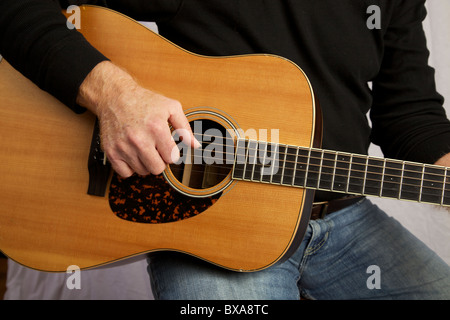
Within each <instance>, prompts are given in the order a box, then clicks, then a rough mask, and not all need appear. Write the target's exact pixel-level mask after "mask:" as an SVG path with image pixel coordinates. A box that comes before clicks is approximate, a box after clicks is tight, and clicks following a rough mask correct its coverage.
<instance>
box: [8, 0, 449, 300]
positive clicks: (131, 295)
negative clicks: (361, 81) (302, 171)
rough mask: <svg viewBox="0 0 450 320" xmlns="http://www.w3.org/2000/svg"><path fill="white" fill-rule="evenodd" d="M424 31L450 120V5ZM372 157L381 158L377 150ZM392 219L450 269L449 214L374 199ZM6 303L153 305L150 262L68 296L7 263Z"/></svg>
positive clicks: (432, 3) (86, 282)
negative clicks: (111, 301)
mask: <svg viewBox="0 0 450 320" xmlns="http://www.w3.org/2000/svg"><path fill="white" fill-rule="evenodd" d="M427 8H428V11H429V15H428V18H427V19H426V21H425V22H424V28H425V31H426V33H427V37H428V47H429V49H430V51H431V56H430V64H431V65H432V66H434V67H435V69H436V80H437V87H438V90H439V91H440V93H441V94H442V95H443V96H444V97H446V98H447V103H446V109H447V110H448V111H447V114H449V115H450V32H449V30H450V18H449V17H450V1H449V0H429V1H428V3H427ZM151 26H152V27H154V25H151ZM370 152H371V154H372V155H377V156H381V153H380V151H379V149H378V148H376V147H375V146H374V147H372V148H371V150H370ZM373 201H374V202H376V203H377V204H378V205H379V206H380V207H382V208H383V209H384V210H385V211H386V212H387V213H388V214H389V215H392V216H393V217H395V218H396V219H397V220H399V221H400V222H401V223H402V224H403V225H404V226H405V227H406V228H408V229H409V230H410V231H412V232H413V233H414V234H415V235H416V236H417V237H418V238H420V239H421V240H422V241H423V242H425V243H426V244H427V245H428V246H429V247H431V248H432V249H433V250H435V251H436V252H437V253H438V254H439V255H440V256H441V257H442V258H443V259H444V260H445V261H446V262H447V263H448V264H450V211H447V210H446V209H442V208H439V207H436V206H432V205H424V204H417V203H409V202H405V201H397V200H386V199H378V198H373ZM8 267H9V270H8V279H7V292H6V295H5V299H152V298H153V295H152V292H151V288H150V281H149V276H148V274H147V271H146V267H147V261H146V260H145V257H138V258H134V259H132V260H126V261H124V262H120V263H115V264H112V265H108V266H105V267H102V268H98V269H94V270H87V271H82V272H81V274H80V278H81V289H72V290H69V289H68V287H67V286H66V281H67V279H68V277H69V276H70V275H69V274H52V273H45V272H38V271H33V270H30V269H27V268H24V267H22V266H20V265H18V264H16V263H14V262H12V261H9V263H8Z"/></svg>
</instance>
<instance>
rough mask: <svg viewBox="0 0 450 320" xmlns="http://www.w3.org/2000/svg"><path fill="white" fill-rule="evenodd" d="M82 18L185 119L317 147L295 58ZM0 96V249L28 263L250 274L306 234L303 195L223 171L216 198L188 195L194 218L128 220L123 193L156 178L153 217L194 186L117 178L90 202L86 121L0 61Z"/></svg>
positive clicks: (86, 9) (89, 123) (105, 17)
mask: <svg viewBox="0 0 450 320" xmlns="http://www.w3.org/2000/svg"><path fill="white" fill-rule="evenodd" d="M81 12H82V14H81V27H82V28H81V30H80V31H81V32H82V33H83V34H84V35H85V37H86V38H87V39H88V41H90V42H91V43H92V44H93V45H94V46H95V47H96V48H98V49H99V50H100V51H101V52H102V53H104V54H105V55H106V56H107V57H108V58H110V59H111V60H112V61H113V62H114V63H116V64H117V65H119V66H122V67H123V68H125V69H126V70H127V71H128V72H130V73H131V74H132V75H133V76H134V77H135V78H136V79H137V80H138V81H139V82H140V83H141V84H142V85H143V86H145V87H148V88H150V89H152V90H154V91H157V92H160V93H162V94H164V95H166V96H169V97H171V98H174V99H177V100H179V101H180V102H181V103H182V105H183V106H184V109H185V112H186V114H187V116H188V119H189V120H197V119H209V120H213V121H217V122H219V123H222V125H223V126H224V127H226V129H233V130H235V129H239V130H240V132H244V133H245V132H253V131H256V132H257V133H259V132H262V131H261V130H267V131H268V132H269V133H270V132H271V131H270V130H271V129H274V128H275V129H278V130H279V131H278V132H279V136H278V140H279V141H277V142H280V143H283V144H291V145H298V146H305V147H312V146H313V143H314V140H315V137H314V133H315V132H316V131H318V127H317V126H316V111H315V104H314V96H313V92H312V89H311V86H310V84H309V82H308V79H307V78H306V76H305V75H304V74H303V72H302V71H301V70H300V69H299V68H298V67H297V66H295V65H294V64H292V63H291V62H289V61H287V60H285V59H282V58H279V57H274V56H268V55H250V56H239V57H221V58H216V57H214V58H212V57H204V56H199V55H195V54H192V53H190V52H187V51H185V50H183V49H181V48H179V47H177V46H175V45H174V44H172V43H170V42H169V41H167V40H165V39H163V38H162V37H160V36H158V35H156V34H154V33H153V32H151V31H150V30H148V29H147V28H145V27H144V26H142V25H140V24H138V23H137V22H136V21H134V20H131V19H130V18H128V17H126V16H124V15H121V14H118V13H116V12H114V11H111V10H108V9H102V8H98V7H90V6H83V7H81ZM0 97H1V108H0V136H1V139H0V147H1V150H2V152H1V153H0V163H1V166H0V197H1V201H0V249H1V250H2V251H3V252H4V253H5V254H6V255H7V256H8V257H10V258H11V259H13V260H15V261H17V262H19V263H21V264H23V265H25V266H28V267H30V268H34V269H38V270H46V271H65V270H66V269H67V267H68V266H70V265H77V266H79V267H80V268H90V267H95V266H99V265H103V264H106V263H109V262H112V261H117V260H120V259H124V258H126V257H130V256H135V255H138V254H142V253H147V252H152V251H159V250H173V251H179V252H184V253H186V254H190V255H193V256H196V257H198V258H200V259H204V260H206V261H209V262H211V263H213V264H216V265H219V266H221V267H224V268H227V269H231V270H238V271H239V270H240V271H256V270H261V269H264V268H266V267H268V266H270V265H272V264H274V263H276V262H277V261H280V260H282V259H283V258H286V257H288V255H289V252H290V250H292V249H295V248H296V246H297V245H298V244H299V242H300V241H301V239H302V236H303V233H304V230H305V228H306V225H307V222H308V219H309V209H310V206H311V204H312V192H311V191H307V190H305V189H302V188H290V187H287V186H280V185H271V184H266V183H254V182H249V181H237V180H233V179H232V178H231V173H230V174H228V175H227V176H226V177H225V178H224V180H223V181H224V182H222V183H221V184H219V185H220V186H219V187H220V188H221V189H220V190H219V192H215V193H214V194H212V195H211V196H206V197H200V198H198V197H194V198H193V201H194V202H195V205H197V206H198V207H201V208H202V210H194V211H201V212H195V214H192V215H191V216H183V214H182V213H181V214H179V215H175V216H173V217H172V218H171V219H169V220H167V219H153V218H151V219H149V221H145V219H143V220H142V221H139V220H138V219H134V218H133V216H132V215H131V217H130V214H129V213H128V212H125V211H123V210H125V209H123V208H121V207H120V205H119V206H118V207H117V206H114V204H123V203H129V197H128V198H127V195H125V196H124V195H123V190H126V189H130V188H132V189H133V190H138V191H137V193H139V194H140V191H139V190H144V189H145V190H147V189H149V188H150V187H152V186H149V184H150V183H149V181H156V180H157V181H158V187H156V186H153V187H154V188H155V190H154V191H153V195H160V194H163V195H170V197H171V201H170V206H168V205H167V206H165V205H166V204H167V201H164V197H160V198H157V199H156V198H154V199H153V200H148V202H147V203H146V204H145V207H146V208H147V209H145V210H148V211H151V210H152V207H153V206H156V207H158V208H159V209H158V212H157V213H156V214H155V215H154V216H155V217H159V216H161V215H163V216H168V215H171V212H170V211H177V213H179V212H178V211H180V210H184V209H180V208H186V207H188V206H187V205H185V204H186V201H189V194H188V193H189V190H190V188H186V192H185V194H180V193H179V192H178V191H177V190H174V189H173V187H172V185H171V184H169V183H167V182H166V180H167V178H168V177H169V178H170V177H171V175H172V174H171V171H170V169H168V170H167V171H166V173H165V175H164V176H163V175H161V176H159V177H149V178H148V179H150V180H145V179H146V178H145V177H132V178H130V179H131V180H127V179H125V180H122V179H119V178H118V177H116V176H115V175H114V174H113V177H112V178H111V179H112V182H110V183H109V184H108V187H107V190H106V191H107V192H106V195H105V196H94V195H89V194H88V193H87V189H88V182H89V173H88V169H87V163H88V158H89V150H90V146H91V138H92V131H93V127H94V123H95V117H94V115H92V114H90V113H89V112H86V113H84V114H82V115H76V114H74V113H73V112H72V111H71V110H69V109H68V108H67V107H65V106H64V105H62V104H61V103H60V102H59V101H57V100H56V99H55V98H53V97H51V96H50V95H48V94H47V93H45V92H43V91H41V90H40V89H38V88H37V87H36V86H35V85H33V84H32V83H31V82H30V81H29V80H27V79H25V78H24V77H23V76H22V75H21V74H20V73H18V72H17V71H15V70H14V69H13V68H12V67H11V66H10V65H9V64H8V63H7V62H6V61H4V60H3V61H2V62H1V63H0ZM252 130H253V131H252ZM256 138H257V139H260V138H261V137H260V136H258V137H256ZM267 139H269V140H270V135H269V137H268V138H267ZM316 140H317V137H316ZM133 179H134V180H133ZM130 181H131V182H130ZM213 189H214V188H213ZM186 193H187V194H186ZM120 195H122V196H123V197H124V198H120ZM145 199H146V198H145V197H143V199H142V200H143V201H144V202H145ZM155 199H156V200H155ZM195 205H194V207H195ZM174 208H175V209H174ZM129 209H130V208H129ZM138 209H139V210H138ZM141 209H142V208H141V207H139V208H134V209H133V208H131V209H130V210H131V211H132V212H139V211H142V210H141ZM145 210H144V211H145ZM138 215H139V214H137V216H138ZM127 218H128V219H127Z"/></svg>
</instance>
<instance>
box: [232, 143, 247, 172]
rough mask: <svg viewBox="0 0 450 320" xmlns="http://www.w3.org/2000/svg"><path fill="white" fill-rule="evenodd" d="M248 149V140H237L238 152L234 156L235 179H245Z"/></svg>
mask: <svg viewBox="0 0 450 320" xmlns="http://www.w3.org/2000/svg"><path fill="white" fill-rule="evenodd" d="M247 151H248V148H247V140H243V139H239V140H237V141H236V152H235V156H234V167H233V179H244V172H245V166H246V162H247Z"/></svg>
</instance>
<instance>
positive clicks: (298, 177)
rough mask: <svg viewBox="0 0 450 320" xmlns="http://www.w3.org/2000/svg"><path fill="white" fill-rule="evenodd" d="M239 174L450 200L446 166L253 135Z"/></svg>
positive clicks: (240, 155)
mask: <svg viewBox="0 0 450 320" xmlns="http://www.w3.org/2000/svg"><path fill="white" fill-rule="evenodd" d="M233 179H237V180H246V181H253V182H261V183H271V184H279V185H283V186H291V187H299V188H311V189H316V190H325V191H332V192H340V193H347V194H357V195H366V196H377V197H384V198H393V199H399V200H410V201H416V202H425V203H432V204H438V205H450V181H449V179H447V168H445V167H440V166H435V165H427V164H421V163H414V162H407V161H400V160H392V159H383V158H378V157H372V156H366V155H358V154H351V153H345V152H337V151H330V150H322V149H315V148H304V147H298V146H291V145H284V144H278V143H267V142H262V141H255V140H247V139H245V140H244V139H239V140H238V141H237V143H236V153H235V163H234V167H233Z"/></svg>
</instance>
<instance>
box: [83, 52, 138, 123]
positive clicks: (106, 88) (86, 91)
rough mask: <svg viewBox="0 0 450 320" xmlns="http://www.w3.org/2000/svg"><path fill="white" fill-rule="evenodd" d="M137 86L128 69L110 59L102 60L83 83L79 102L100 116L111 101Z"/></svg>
mask: <svg viewBox="0 0 450 320" xmlns="http://www.w3.org/2000/svg"><path fill="white" fill-rule="evenodd" d="M136 86H137V83H136V82H135V81H134V79H133V78H132V77H131V75H129V74H128V73H127V72H126V71H124V70H123V69H121V68H120V67H118V66H116V65H115V64H113V63H111V62H110V61H102V62H100V63H99V64H97V65H96V66H95V67H94V69H92V71H91V72H90V73H89V74H88V75H87V77H86V78H85V79H84V81H83V83H82V84H81V86H80V88H79V91H78V96H77V103H78V104H79V105H80V106H83V107H85V108H87V109H88V110H90V111H91V112H92V113H94V114H96V115H97V116H98V115H100V114H101V112H102V109H103V108H105V107H106V106H108V105H110V104H111V101H115V100H117V99H118V97H119V96H120V95H121V94H122V93H123V92H126V91H129V90H131V89H133V88H135V87H136Z"/></svg>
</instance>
